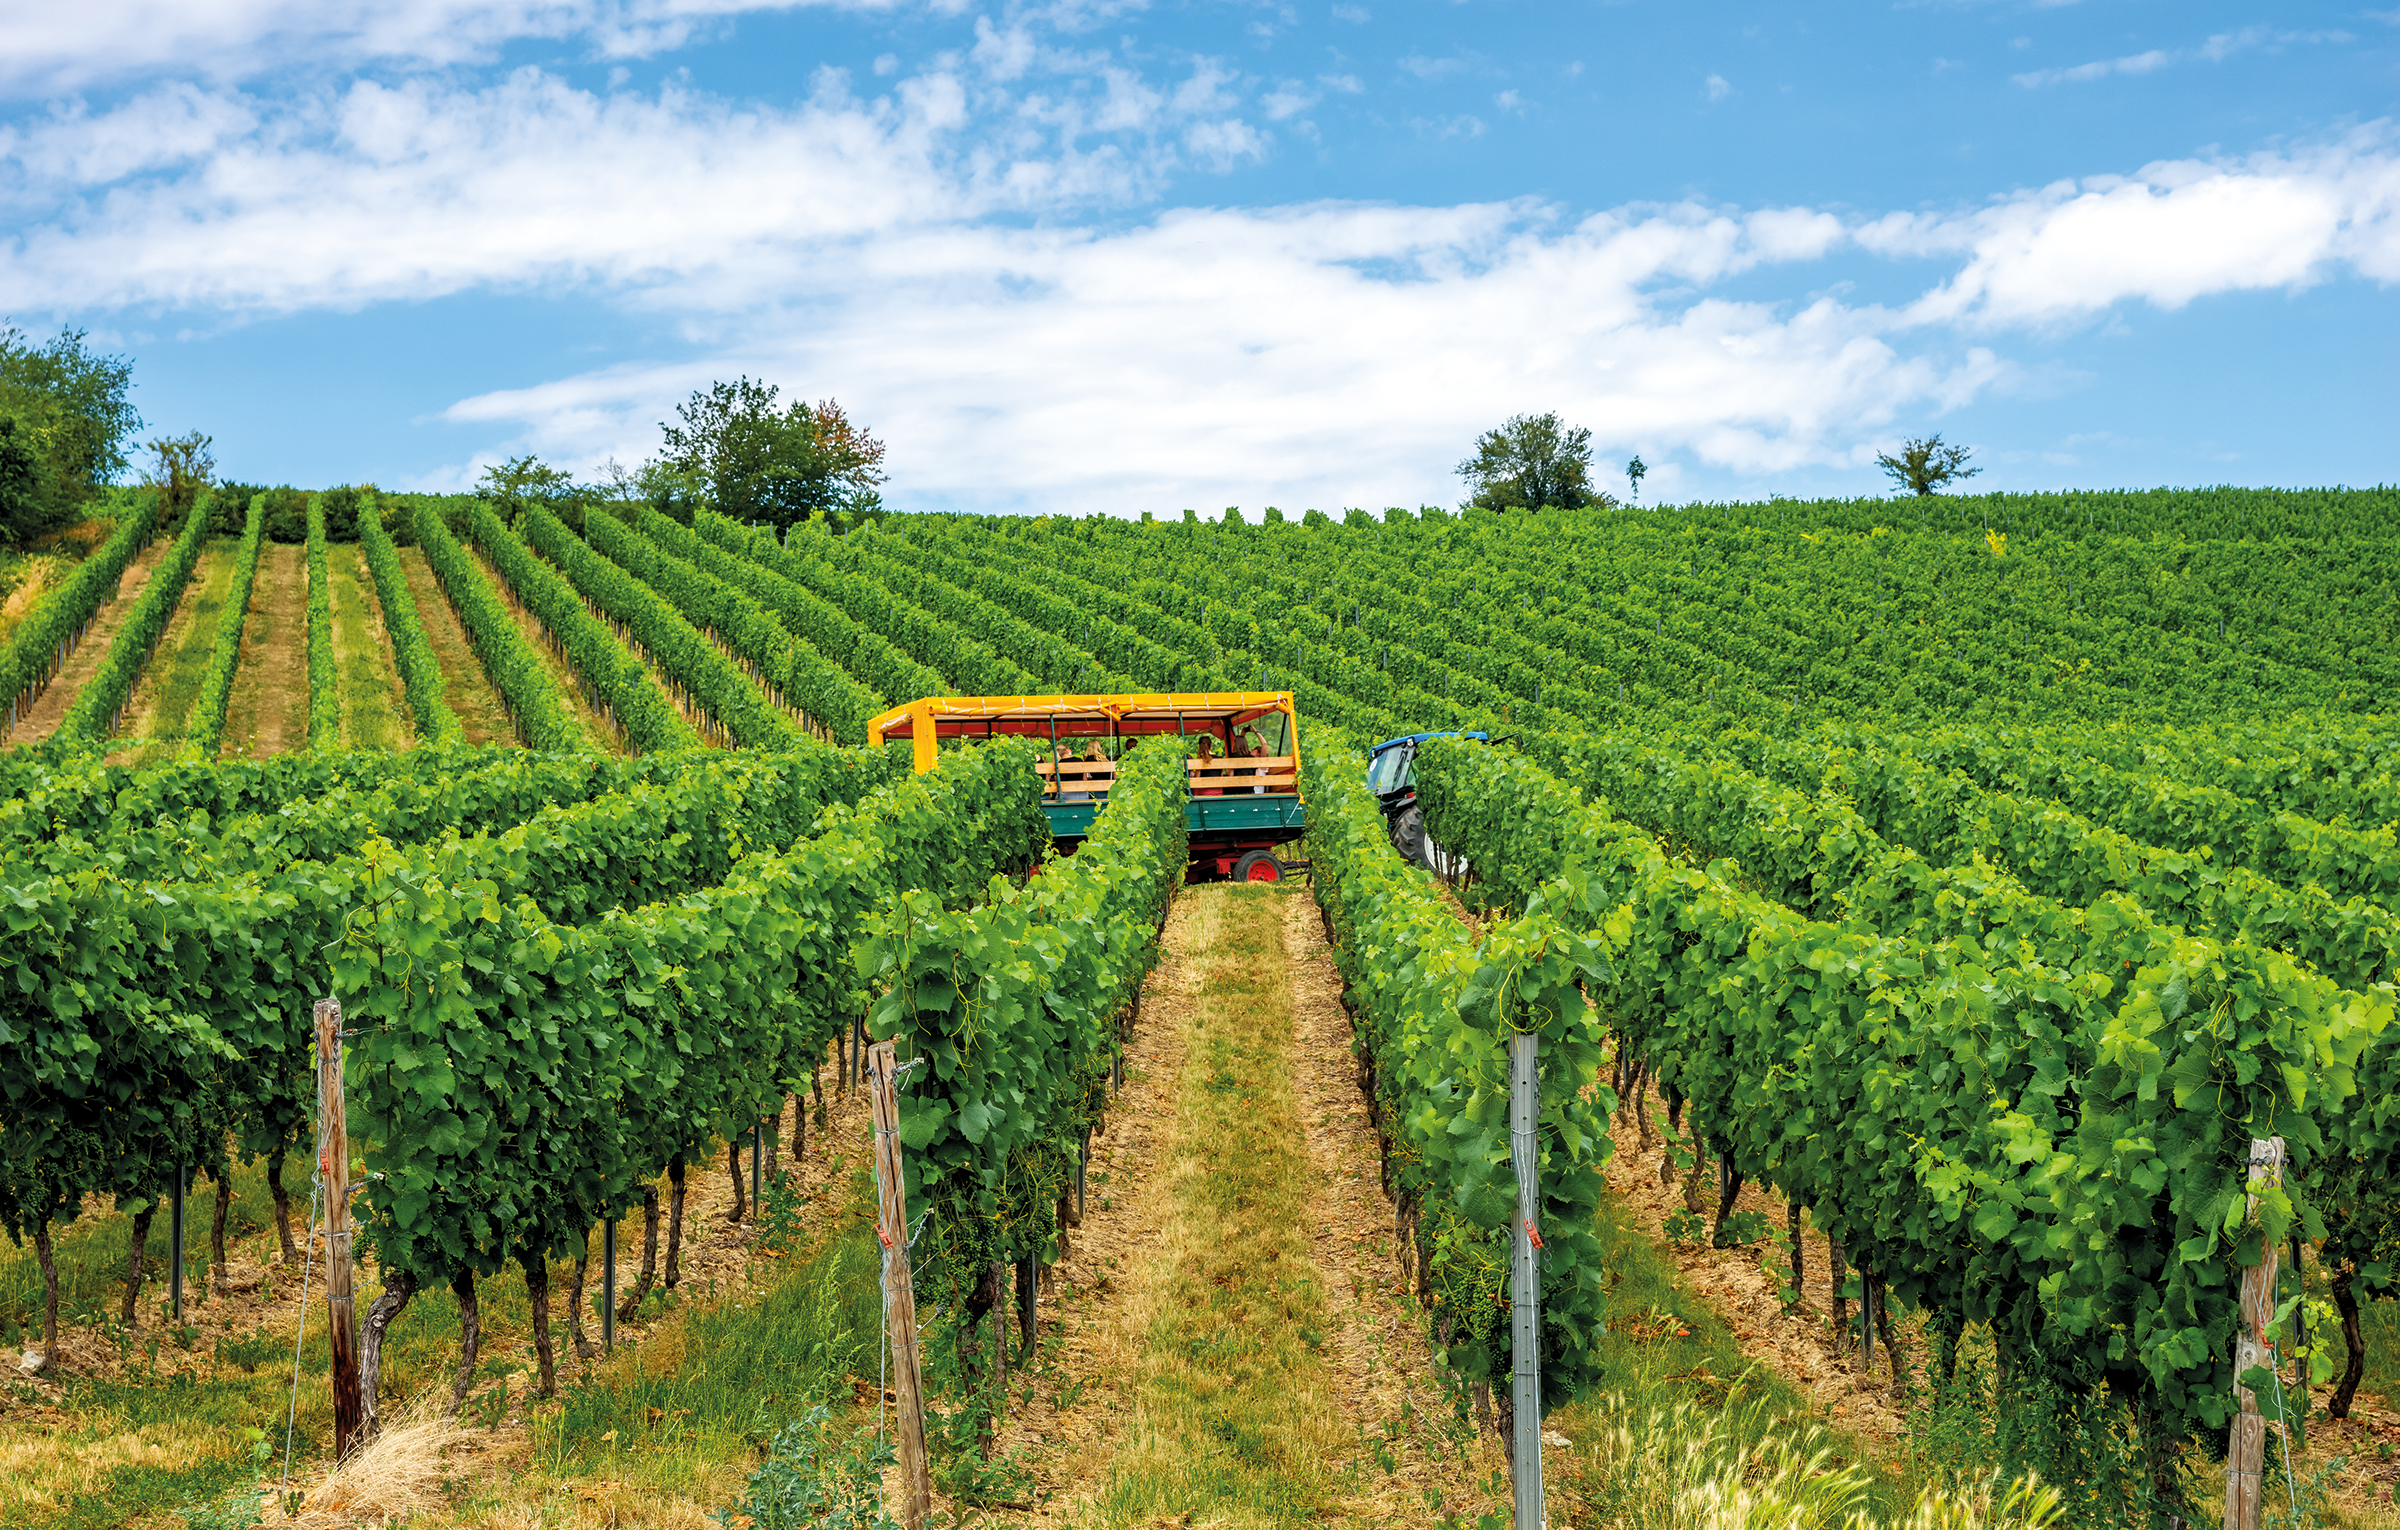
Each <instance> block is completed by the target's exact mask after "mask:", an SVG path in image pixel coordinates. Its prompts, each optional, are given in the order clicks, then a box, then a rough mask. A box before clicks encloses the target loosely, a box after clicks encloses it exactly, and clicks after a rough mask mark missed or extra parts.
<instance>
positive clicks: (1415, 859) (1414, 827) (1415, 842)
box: [1392, 802, 1430, 866]
mask: <svg viewBox="0 0 2400 1530" xmlns="http://www.w3.org/2000/svg"><path fill="white" fill-rule="evenodd" d="M1428 843H1429V842H1428V841H1427V840H1426V838H1425V810H1424V809H1422V808H1420V807H1418V806H1417V805H1416V804H1415V803H1413V802H1412V803H1410V804H1409V805H1408V806H1406V807H1404V808H1402V809H1401V810H1400V811H1399V812H1397V813H1394V814H1393V815H1392V848H1393V849H1395V850H1397V851H1399V852H1400V858H1401V859H1402V860H1404V861H1406V862H1408V863H1409V864H1410V865H1411V866H1425V865H1428V864H1430V863H1429V862H1428V861H1427V860H1426V858H1425V847H1426V845H1427V844H1428Z"/></svg>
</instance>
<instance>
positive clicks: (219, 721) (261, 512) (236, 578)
mask: <svg viewBox="0 0 2400 1530" xmlns="http://www.w3.org/2000/svg"><path fill="white" fill-rule="evenodd" d="M195 513H197V512H195ZM265 531H266V496H265V495H263V494H255V495H252V496H251V498H250V509H249V513H248V515H247V516H246V517H245V518H244V520H243V523H242V540H241V545H240V546H239V548H238V549H236V551H235V552H234V555H233V583H232V585H231V586H230V587H229V588H228V589H227V590H226V592H225V605H224V608H223V611H222V614H220V615H219V616H218V618H217V636H216V643H215V646H214V647H212V648H211V649H210V650H209V655H208V668H207V669H206V670H205V671H204V672H202V674H201V676H200V697H199V699H198V700H197V701H195V702H194V703H193V704H192V720H191V724H190V727H189V728H188V729H187V734H188V737H187V738H186V741H185V743H184V748H183V752H184V755H185V756H186V757H187V758H189V759H192V760H201V761H208V760H214V759H215V758H216V757H217V748H218V746H219V745H220V744H222V743H223V742H224V741H225V708H226V704H227V703H228V702H230V701H231V700H232V698H233V676H234V671H235V670H236V669H238V668H240V666H241V662H242V629H243V628H244V627H245V626H247V625H248V623H249V619H250V590H251V586H252V585H254V584H255V583H256V582H257V580H258V554H259V547H260V543H261V541H262V540H263V538H264V535H265Z"/></svg>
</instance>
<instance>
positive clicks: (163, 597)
mask: <svg viewBox="0 0 2400 1530" xmlns="http://www.w3.org/2000/svg"><path fill="white" fill-rule="evenodd" d="M208 520H209V517H208V509H207V506H206V505H205V504H203V505H195V506H194V507H193V508H192V509H190V510H189V511H187V512H185V514H184V522H183V530H182V531H181V532H180V533H179V534H178V535H177V536H176V538H175V545H174V547H173V548H172V549H171V550H170V551H169V552H168V553H167V556H166V559H165V561H163V562H161V563H160V564H159V566H158V570H157V572H155V573H153V574H152V575H151V576H150V582H149V583H148V584H147V585H145V586H143V588H142V593H141V594H140V595H139V596H138V597H136V598H135V600H134V603H133V609H132V610H131V611H129V612H127V613H126V614H125V620H124V623H123V624H122V625H120V626H119V627H118V628H117V632H116V636H115V637H113V638H111V639H110V640H109V644H108V657H107V658H105V659H103V660H102V661H101V663H100V670H99V672H98V673H97V674H95V675H93V676H92V677H91V678H90V679H89V680H86V681H85V682H84V684H83V689H82V690H80V691H78V692H76V694H75V700H74V703H73V704H72V705H70V706H69V707H68V708H67V715H66V717H65V719H64V720H63V721H61V722H60V723H59V725H58V732H59V737H60V738H62V739H64V740H66V741H68V742H69V743H70V744H78V745H89V744H96V743H98V742H100V741H101V740H103V739H105V738H107V737H108V736H109V735H110V734H111V733H113V732H115V731H116V727H117V723H118V720H119V719H120V718H121V717H122V715H123V713H124V711H125V703H126V702H127V701H128V700H130V699H131V698H132V696H133V687H134V682H135V681H137V680H139V679H140V678H141V673H142V666H143V665H145V664H147V663H149V662H150V651H151V650H152V649H154V648H156V647H157V646H158V640H159V639H160V638H161V637H163V636H164V635H165V634H166V630H167V624H168V623H169V622H171V621H173V620H174V619H175V606H176V604H177V602H179V601H180V600H182V598H183V588H184V586H185V585H187V584H189V583H190V582H191V578H192V570H193V568H195V567H196V566H197V565H198V564H199V562H200V550H201V548H202V547H203V546H204V545H205V544H206V543H207V541H208Z"/></svg>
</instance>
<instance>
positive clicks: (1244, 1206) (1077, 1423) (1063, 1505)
mask: <svg viewBox="0 0 2400 1530" xmlns="http://www.w3.org/2000/svg"><path fill="white" fill-rule="evenodd" d="M1164 945H1165V951H1164V959H1163V961H1162V963H1161V965H1160V967H1159V968H1158V970H1157V971H1156V972H1155V973H1153V974H1152V976H1151V978H1150V981H1149V983H1148V985H1147V987H1146V989H1145V992H1144V997H1143V1002H1142V1009H1141V1019H1140V1022H1139V1024H1138V1025H1137V1026H1136V1028H1135V1034H1134V1038H1133V1042H1132V1045H1131V1050H1130V1053H1129V1057H1128V1065H1127V1087H1126V1089H1125V1091H1124V1092H1123V1093H1122V1094H1120V1095H1119V1097H1118V1102H1117V1104H1116V1106H1115V1108H1114V1109H1112V1110H1111V1112H1110V1116H1109V1122H1108V1127H1107V1130H1106V1132H1105V1133H1104V1134H1103V1135H1102V1136H1101V1137H1100V1138H1099V1139H1098V1140H1097V1142H1096V1143H1095V1146H1094V1154H1093V1164H1092V1169H1091V1173H1090V1176H1089V1178H1090V1186H1089V1190H1088V1198H1087V1205H1086V1211H1085V1217H1084V1224H1083V1226H1082V1227H1081V1228H1080V1229H1078V1230H1077V1231H1076V1232H1075V1234H1074V1235H1073V1236H1072V1238H1071V1246H1070V1248H1069V1250H1068V1253H1067V1257H1066V1258H1065V1259H1063V1260H1062V1261H1061V1262H1060V1263H1059V1264H1058V1265H1057V1266H1056V1267H1054V1269H1053V1270H1052V1272H1051V1282H1052V1285H1051V1295H1050V1296H1048V1297H1046V1298H1045V1299H1044V1301H1043V1303H1042V1304H1041V1305H1042V1307H1043V1309H1044V1314H1045V1316H1044V1321H1045V1323H1047V1324H1049V1325H1050V1326H1051V1328H1052V1330H1053V1332H1051V1333H1050V1334H1048V1335H1046V1336H1045V1338H1044V1341H1043V1352H1044V1359H1043V1361H1042V1363H1041V1364H1039V1365H1038V1366H1037V1367H1036V1368H1035V1369H1034V1371H1033V1372H1032V1373H1031V1375H1032V1385H1031V1387H1030V1389H1029V1390H1030V1391H1031V1393H1032V1394H1033V1395H1032V1398H1031V1400H1029V1401H1025V1402H1022V1403H1021V1404H1020V1406H1019V1407H1018V1408H1017V1410H1016V1416H1015V1417H1013V1418H1012V1419H1011V1420H1010V1421H1009V1422H1008V1425H1007V1427H1006V1428H1004V1430H1003V1432H1002V1436H1001V1440H1000V1448H1001V1450H1002V1451H1004V1452H1006V1451H1015V1452H1018V1453H1019V1454H1020V1457H1021V1459H1022V1460H1023V1461H1024V1462H1025V1463H1026V1464H1027V1466H1028V1467H1029V1468H1030V1469H1031V1472H1032V1474H1033V1475H1034V1477H1035V1478H1036V1479H1037V1480H1038V1481H1039V1483H1040V1485H1041V1487H1042V1489H1043V1492H1044V1496H1043V1499H1042V1501H1041V1502H1040V1503H1039V1504H1038V1505H1036V1504H1031V1503H1028V1504H1027V1505H1026V1506H1025V1509H1024V1510H1023V1512H1021V1513H1007V1514H1003V1515H1002V1516H1000V1518H1001V1520H1002V1522H1005V1523H1011V1524H1018V1523H1022V1524H1043V1525H1049V1524H1067V1523H1073V1524H1078V1525H1088V1524H1098V1525H1148V1524H1156V1523H1165V1522H1172V1523H1179V1524H1180V1523H1192V1524H1209V1525H1222V1526H1234V1527H1239V1526H1270V1525H1273V1526H1283V1525H1300V1524H1353V1525H1369V1524H1374V1525H1383V1524H1431V1523H1434V1522H1436V1521H1437V1520H1438V1519H1439V1518H1440V1517H1441V1516H1442V1515H1443V1514H1445V1513H1448V1514H1459V1513H1464V1514H1465V1515H1466V1517H1467V1518H1468V1520H1469V1521H1470V1522H1471V1521H1472V1519H1473V1517H1474V1515H1475V1514H1476V1513H1477V1512H1479V1511H1482V1510H1486V1509H1489V1508H1491V1507H1493V1506H1494V1503H1495V1500H1493V1499H1492V1498H1491V1497H1490V1496H1489V1495H1488V1494H1487V1493H1485V1492H1484V1491H1483V1489H1484V1487H1485V1486H1486V1485H1487V1484H1488V1482H1489V1480H1490V1476H1491V1472H1492V1469H1493V1467H1494V1466H1496V1465H1497V1464H1498V1459H1499V1458H1498V1455H1497V1452H1496V1451H1495V1450H1494V1449H1493V1448H1492V1447H1491V1445H1490V1444H1489V1443H1488V1442H1487V1441H1484V1440H1480V1439H1477V1438H1476V1437H1474V1435H1473V1433H1472V1431H1471V1430H1470V1429H1469V1428H1468V1426H1466V1425H1465V1424H1464V1423H1462V1422H1460V1421H1459V1420H1458V1418H1457V1416H1456V1412H1455V1410H1454V1409H1453V1408H1452V1407H1451V1406H1450V1405H1449V1403H1448V1402H1446V1401H1445V1400H1444V1398H1443V1394H1442V1392H1441V1389H1440V1387H1439V1385H1438V1383H1437V1381H1436V1378H1435V1376H1434V1373H1433V1369H1432V1365H1431V1355H1430V1352H1429V1350H1428V1347H1427V1344H1426V1340H1425V1337H1424V1325H1423V1323H1422V1322H1421V1321H1419V1320H1418V1318H1417V1317H1416V1315H1415V1311H1414V1306H1413V1301H1412V1299H1411V1298H1409V1297H1408V1296H1406V1295H1405V1294H1404V1293H1403V1290H1402V1282H1401V1279H1400V1276H1399V1264H1398V1258H1397V1252H1396V1249H1395V1247H1394V1244H1393V1241H1392V1228H1391V1214H1390V1210H1389V1203H1388V1202H1386V1201H1385V1200H1384V1199H1383V1194H1382V1188H1381V1175H1380V1171H1379V1169H1378V1167H1377V1161H1376V1153H1377V1149H1376V1145H1375V1137H1374V1134H1373V1132H1372V1131H1371V1130H1370V1129H1369V1128H1368V1126H1367V1122H1366V1112H1365V1108H1364V1105H1363V1104H1362V1102H1361V1100H1360V1097H1359V1093H1358V1089H1357V1085H1356V1082H1355V1080H1356V1073H1355V1070H1354V1067H1353V1065H1352V1063H1351V1060H1350V1042H1349V1020H1348V1017H1347V1016H1346V1015H1345V1014H1344V1013H1343V1011H1342V1009H1341V1006H1340V1003H1339V993H1340V984H1339V979H1338V978H1337V977H1336V976H1335V974H1334V972H1333V969H1332V964H1331V962H1330V961H1329V960H1328V959H1327V953H1326V950H1325V945H1324V941H1323V938H1322V936H1321V935H1320V934H1319V931H1318V920H1317V912H1316V907H1315V904H1314V903H1313V901H1312V900H1311V899H1310V897H1309V894H1308V893H1307V891H1306V890H1304V889H1296V888H1278V887H1269V886H1265V885H1256V886H1253V885H1249V884H1240V885H1235V884H1221V885H1216V886H1208V887H1197V888H1191V889H1188V890H1186V891H1185V892H1183V893H1182V894H1180V895H1179V896H1178V898H1177V900H1176V903H1175V907H1174V911H1173V912H1172V914H1170V916H1169V918H1168V922H1167V928H1166V934H1165V942H1164ZM1162 1516H1167V1517H1170V1518H1162Z"/></svg>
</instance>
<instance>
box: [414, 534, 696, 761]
mask: <svg viewBox="0 0 2400 1530" xmlns="http://www.w3.org/2000/svg"><path fill="white" fill-rule="evenodd" d="M433 513H434V512H432V511H431V510H430V509H420V510H419V512H418V514H419V515H420V516H421V517H424V518H427V519H430V518H431V517H432V516H433ZM469 524H470V525H471V526H472V527H473V540H474V543H475V545H476V546H477V547H478V548H479V549H481V550H482V552H483V555H484V557H486V558H488V559H490V560H491V564H492V567H493V568H495V569H497V570H498V571H499V574H500V577H501V578H502V579H504V580H506V581H507V582H508V587H509V589H511V590H512V591H514V592H515V594H516V597H517V601H518V603H519V604H520V605H522V606H524V607H525V609H526V610H528V611H530V612H532V613H533V617H534V620H536V621H538V622H540V623H541V624H542V627H543V629H544V630H545V631H547V632H548V633H549V635H550V640H551V641H552V642H554V643H556V644H557V645H558V649H559V653H560V655H561V656H562V657H564V658H565V659H566V661H567V663H568V664H569V665H570V666H572V667H573V669H574V671H575V673H576V674H578V675H580V676H581V677H582V679H583V683H584V685H585V686H586V687H587V688H588V694H589V697H590V700H591V702H592V705H593V707H594V708H595V709H596V710H597V711H598V712H599V713H600V715H601V716H603V717H604V718H607V719H608V720H609V721H610V723H611V724H612V725H613V726H615V727H617V728H619V729H621V730H622V731H623V734H624V738H625V742H626V743H627V744H628V745H630V746H631V747H632V748H634V749H637V750H642V751H650V750H668V749H697V748H699V747H700V746H701V745H700V735H699V734H698V733H696V732H694V731H693V730H692V725H691V724H690V723H688V722H686V721H684V718H683V714H682V713H680V712H678V711H676V710H675V706H674V704H673V703H672V702H670V701H669V700H668V699H667V696H666V693H665V692H664V691H662V690H660V689H659V688H658V687H657V686H656V685H654V684H652V683H651V680H650V676H649V674H648V672H646V671H645V670H644V669H643V668H642V665H641V662H640V661H639V660H637V659H636V658H634V656H633V655H632V654H631V653H628V652H627V651H626V649H625V645H624V644H623V643H621V642H619V641H618V640H617V635H616V633H615V632H613V631H611V630H610V628H609V626H608V624H607V623H605V622H603V621H602V620H601V619H600V618H598V617H596V616H594V615H593V614H592V613H591V611H590V610H589V609H587V608H586V607H585V605H584V602H583V597H582V596H581V595H579V594H577V593H576V590H575V586H574V585H572V584H570V583H568V582H567V579H566V577H565V576H564V575H562V574H560V573H559V572H558V570H557V569H555V568H552V567H551V566H550V565H549V564H547V563H545V562H543V561H542V560H541V559H540V558H538V557H536V556H534V553H533V550H532V549H531V548H529V547H527V546H526V545H525V543H524V542H523V541H522V540H521V539H519V537H518V536H517V534H516V533H515V532H513V531H511V530H509V528H508V526H507V524H506V523H505V522H503V521H502V520H501V519H500V517H499V515H498V514H496V513H495V512H494V511H493V510H492V509H491V507H490V506H488V505H480V504H479V505H477V506H476V507H475V508H474V510H473V512H472V519H471V520H470V521H469ZM560 529H561V531H562V532H563V531H564V528H563V527H562V528H560Z"/></svg>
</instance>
